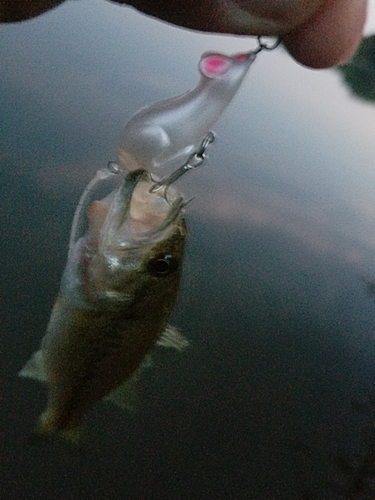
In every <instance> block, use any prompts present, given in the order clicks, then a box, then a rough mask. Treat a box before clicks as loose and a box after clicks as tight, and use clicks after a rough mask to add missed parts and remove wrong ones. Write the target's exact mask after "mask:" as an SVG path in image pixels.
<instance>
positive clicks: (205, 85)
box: [118, 52, 256, 172]
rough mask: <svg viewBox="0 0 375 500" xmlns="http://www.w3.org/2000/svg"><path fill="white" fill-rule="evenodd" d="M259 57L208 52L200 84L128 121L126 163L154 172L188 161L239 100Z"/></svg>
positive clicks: (121, 155)
mask: <svg viewBox="0 0 375 500" xmlns="http://www.w3.org/2000/svg"><path fill="white" fill-rule="evenodd" d="M255 57H256V53H255V52H249V53H245V54H236V55H234V56H226V55H223V54H216V53H205V54H203V55H202V57H201V60H200V62H199V71H200V74H201V80H200V82H199V83H198V85H197V87H196V88H194V89H193V90H191V91H189V92H187V93H185V94H183V95H181V96H179V97H175V98H172V99H168V100H165V101H160V102H158V103H156V104H153V105H151V106H149V107H146V108H144V109H141V110H140V111H139V112H138V113H136V114H135V115H134V116H133V117H132V118H131V119H130V121H129V122H128V123H127V125H126V126H125V128H124V131H123V135H122V140H121V144H120V148H119V152H118V163H119V164H120V165H121V167H122V168H125V169H127V170H132V169H137V168H144V169H146V170H148V171H149V172H153V171H154V170H155V169H158V168H161V167H164V166H168V167H174V168H175V167H179V166H180V165H182V164H183V163H185V162H186V161H187V160H188V159H189V157H190V155H192V154H193V153H195V152H196V151H197V150H198V148H199V145H200V144H201V142H202V140H203V139H204V137H205V136H206V135H207V133H208V132H209V130H210V128H211V127H212V125H213V124H214V123H215V122H216V120H217V119H218V118H219V117H220V115H221V114H222V112H223V111H224V110H225V108H226V107H227V106H228V104H229V103H230V102H231V100H232V99H233V97H234V95H235V94H236V92H237V90H238V88H239V86H240V85H241V82H242V80H243V79H244V77H245V75H246V73H247V71H248V69H249V68H250V66H251V64H252V62H253V61H254V59H255Z"/></svg>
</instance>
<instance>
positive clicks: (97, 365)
mask: <svg viewBox="0 0 375 500" xmlns="http://www.w3.org/2000/svg"><path fill="white" fill-rule="evenodd" d="M117 175H122V174H117ZM104 182H105V181H104ZM152 186H153V181H152V180H151V178H150V176H149V174H148V173H147V172H146V171H144V170H137V171H132V172H130V173H128V174H127V176H126V177H125V178H123V182H122V183H121V185H120V186H119V187H118V188H117V189H115V190H114V191H113V192H111V193H110V194H109V195H107V196H106V197H104V198H103V199H101V200H95V201H91V203H90V204H88V203H86V204H87V210H86V208H85V207H84V203H83V202H81V203H80V204H79V208H78V209H77V213H76V214H77V215H76V217H75V221H74V224H73V229H72V237H71V244H70V251H69V256H68V262H67V266H66V268H65V271H64V273H63V277H62V283H61V288H60V292H59V295H58V298H57V301H56V303H55V305H54V307H53V310H52V314H51V318H50V321H49V324H48V327H47V332H46V334H45V336H44V338H43V340H42V343H41V347H40V349H39V350H38V351H37V352H36V353H35V354H34V355H33V356H32V358H31V359H30V360H29V361H28V363H27V364H26V365H25V367H24V368H23V369H22V370H21V372H20V376H23V377H30V378H34V379H38V380H40V381H44V382H46V383H47V386H48V403H47V409H46V411H45V412H44V413H43V414H42V415H41V417H40V419H39V423H38V426H37V432H38V433H39V434H42V435H54V434H57V435H60V436H61V437H64V438H66V439H67V440H70V441H75V440H76V439H77V437H78V435H79V431H80V428H81V425H82V423H83V421H84V419H85V417H86V416H87V414H88V413H89V412H90V410H91V409H92V408H93V407H94V405H95V404H96V403H98V402H99V401H100V400H102V399H103V398H107V399H112V400H113V401H114V402H116V403H118V404H119V405H120V406H123V407H126V406H131V404H132V397H131V392H132V391H131V390H129V388H130V386H131V384H132V381H133V380H134V379H135V378H136V377H137V373H138V371H139V369H140V367H141V366H142V363H144V362H145V360H146V359H147V356H148V354H149V353H150V351H151V350H152V349H153V347H154V346H155V344H157V343H159V344H162V345H165V346H170V347H175V348H177V349H182V348H183V347H185V346H186V345H187V341H186V340H185V339H184V338H183V337H182V336H181V335H179V334H178V332H177V331H176V330H174V329H173V328H171V327H169V326H168V324H167V321H168V318H169V316H170V313H171V310H172V307H173V305H174V302H175V299H176V295H177V289H178V285H179V280H180V274H181V265H182V259H183V252H184V242H185V237H186V226H185V219H184V215H183V205H184V202H183V198H182V196H181V195H180V194H179V193H178V192H177V191H176V190H175V189H174V188H173V186H169V187H168V190H158V191H153V190H151V187H152ZM86 191H87V190H86ZM89 191H90V189H89ZM86 197H87V196H86ZM84 213H86V214H87V219H88V228H87V231H86V232H85V233H84V234H83V236H81V237H79V238H78V237H77V232H79V230H80V226H81V224H80V223H79V220H80V219H82V216H83V215H84Z"/></svg>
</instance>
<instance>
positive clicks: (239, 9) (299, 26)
mask: <svg viewBox="0 0 375 500" xmlns="http://www.w3.org/2000/svg"><path fill="white" fill-rule="evenodd" d="M63 1H64V0H33V1H32V2H30V0H17V1H15V0H1V4H0V21H2V22H15V21H21V20H23V19H28V18H30V17H34V16H36V15H39V14H41V13H43V12H45V11H46V10H49V9H51V8H52V7H54V6H56V5H58V4H59V3H62V2H63ZM112 1H114V2H116V3H120V4H128V5H132V6H133V7H135V8H137V9H138V10H140V11H142V12H144V13H145V14H149V15H151V16H155V17H158V18H160V19H162V20H164V21H168V22H170V23H173V24H176V25H178V26H184V27H187V28H190V29H194V30H198V31H209V32H214V33H228V34H234V35H258V36H259V35H260V36H262V35H278V36H281V37H282V41H283V43H284V45H285V47H286V49H287V50H288V52H289V53H290V54H291V55H292V56H293V57H294V58H295V59H296V60H297V61H299V62H300V63H302V64H305V65H306V66H310V67H312V68H325V67H330V66H334V65H335V64H338V63H340V62H343V61H345V60H346V59H348V58H350V57H351V56H352V55H353V54H354V52H355V51H356V49H357V47H358V44H359V42H360V40H361V37H362V29H363V24H364V21H365V17H366V3H367V2H366V0H112Z"/></svg>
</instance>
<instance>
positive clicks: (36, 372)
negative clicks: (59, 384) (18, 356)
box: [18, 350, 47, 383]
mask: <svg viewBox="0 0 375 500" xmlns="http://www.w3.org/2000/svg"><path fill="white" fill-rule="evenodd" d="M18 376H19V377H25V378H32V379H34V380H38V382H43V383H46V382H47V375H46V372H45V370H44V362H43V352H42V351H41V350H39V351H36V352H34V354H33V355H32V356H31V358H30V359H29V361H28V362H27V363H26V364H25V366H24V367H23V368H22V370H21V371H20V372H18Z"/></svg>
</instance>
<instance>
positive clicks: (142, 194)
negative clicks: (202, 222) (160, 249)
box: [99, 170, 184, 248]
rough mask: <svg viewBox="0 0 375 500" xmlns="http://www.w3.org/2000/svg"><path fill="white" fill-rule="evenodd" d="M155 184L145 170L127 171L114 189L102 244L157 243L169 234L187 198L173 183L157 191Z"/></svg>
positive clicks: (102, 233) (125, 246)
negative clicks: (119, 184)
mask: <svg viewBox="0 0 375 500" xmlns="http://www.w3.org/2000/svg"><path fill="white" fill-rule="evenodd" d="M154 184H155V182H154V181H153V180H152V179H151V177H150V175H149V173H148V172H146V171H145V170H134V171H131V172H129V173H128V174H127V176H126V177H125V179H124V181H123V183H122V185H121V186H120V187H119V188H118V190H117V191H116V192H115V193H114V196H113V199H112V202H111V203H110V205H109V208H108V211H107V213H106V216H105V219H104V221H103V225H102V227H101V230H100V238H99V240H100V242H101V244H102V245H104V246H105V247H107V248H108V247H112V248H113V247H117V248H129V247H132V246H134V245H137V246H138V245H140V244H142V243H147V244H150V243H154V242H155V241H157V240H159V239H163V238H164V237H165V236H166V233H167V232H168V231H169V228H170V227H171V226H172V225H173V222H175V220H176V219H177V217H178V216H179V214H180V212H181V210H182V208H183V206H184V200H183V197H182V196H181V195H180V194H179V193H178V192H177V190H176V189H174V188H173V187H172V186H168V189H166V188H162V189H158V190H156V191H155V190H154V189H152V188H153V186H154ZM107 207H108V205H107Z"/></svg>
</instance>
